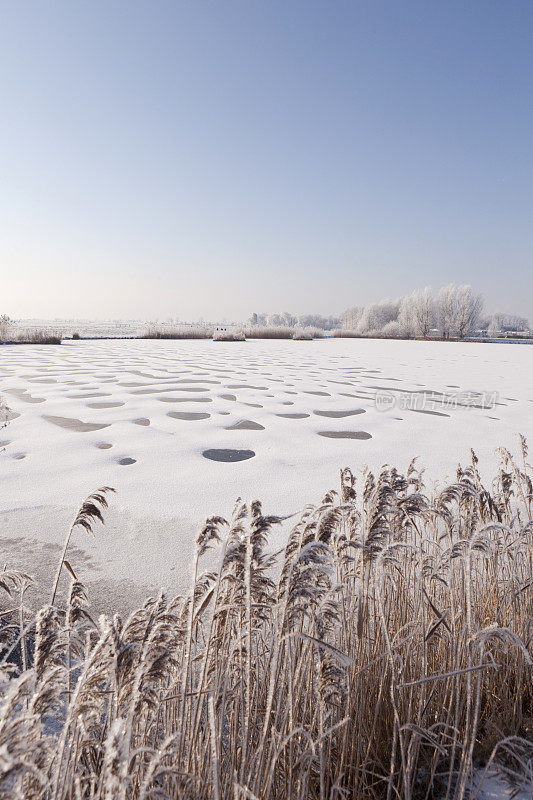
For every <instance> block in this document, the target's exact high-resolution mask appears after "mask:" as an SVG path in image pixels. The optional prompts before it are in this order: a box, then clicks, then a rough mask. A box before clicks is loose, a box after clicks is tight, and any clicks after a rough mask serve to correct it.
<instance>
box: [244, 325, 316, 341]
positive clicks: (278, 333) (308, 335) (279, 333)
mask: <svg viewBox="0 0 533 800" xmlns="http://www.w3.org/2000/svg"><path fill="white" fill-rule="evenodd" d="M244 333H245V336H246V338H247V339H321V338H323V336H324V331H323V330H321V329H320V328H314V327H311V326H308V327H301V326H295V327H290V326H288V325H286V326H284V325H252V326H250V327H248V328H245V329H244Z"/></svg>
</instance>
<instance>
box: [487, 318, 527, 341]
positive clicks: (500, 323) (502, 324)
mask: <svg viewBox="0 0 533 800" xmlns="http://www.w3.org/2000/svg"><path fill="white" fill-rule="evenodd" d="M510 331H512V332H513V333H515V332H516V333H527V332H528V331H529V320H528V319H527V318H526V317H519V316H517V315H516V314H502V313H501V312H497V313H496V314H493V315H492V317H491V318H490V320H489V322H488V334H489V336H499V335H500V334H501V333H507V332H510Z"/></svg>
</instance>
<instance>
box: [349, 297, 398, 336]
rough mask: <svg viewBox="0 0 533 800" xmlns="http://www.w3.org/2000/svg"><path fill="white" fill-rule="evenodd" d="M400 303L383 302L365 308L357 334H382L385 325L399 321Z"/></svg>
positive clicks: (393, 301)
mask: <svg viewBox="0 0 533 800" xmlns="http://www.w3.org/2000/svg"><path fill="white" fill-rule="evenodd" d="M400 303H401V301H400V300H381V301H380V302H379V303H370V304H369V305H367V306H365V307H364V309H363V313H362V315H361V319H360V320H359V325H358V326H357V332H358V333H360V334H362V335H367V336H368V335H369V334H379V333H381V331H382V330H383V328H384V327H385V325H387V324H388V323H389V322H394V321H396V320H397V319H398V315H399V313H400Z"/></svg>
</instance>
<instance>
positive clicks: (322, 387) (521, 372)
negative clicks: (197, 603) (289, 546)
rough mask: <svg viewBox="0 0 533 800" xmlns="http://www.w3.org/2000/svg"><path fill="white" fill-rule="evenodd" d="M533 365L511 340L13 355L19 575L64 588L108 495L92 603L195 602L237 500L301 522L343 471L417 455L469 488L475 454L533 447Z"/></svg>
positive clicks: (4, 467)
mask: <svg viewBox="0 0 533 800" xmlns="http://www.w3.org/2000/svg"><path fill="white" fill-rule="evenodd" d="M532 367H533V348H531V347H529V346H527V345H510V344H509V345H504V344H473V343H464V344H462V343H442V342H415V341H391V340H387V341H384V340H367V339H325V340H315V341H312V342H308V341H302V342H298V341H284V340H269V341H265V340H253V341H248V342H243V343H224V342H212V341H202V340H200V341H159V340H126V341H98V342H89V341H80V342H75V341H65V342H64V343H63V344H62V345H61V346H55V347H54V346H36V345H33V346H30V345H28V346H26V345H19V346H4V347H1V348H0V394H2V395H3V396H4V399H5V401H6V402H7V404H8V405H9V406H10V408H11V409H12V411H13V412H14V413H13V416H14V417H15V418H14V419H13V420H12V421H11V423H10V424H9V425H8V427H7V428H5V429H4V430H2V431H0V441H1V442H3V443H4V445H3V446H4V449H3V452H1V453H0V480H1V487H2V488H1V500H0V523H1V525H2V540H3V549H4V555H3V559H4V562H8V563H9V564H10V566H13V567H15V566H20V567H23V568H26V569H27V570H28V571H30V572H31V573H32V574H36V577H37V578H38V580H39V583H40V584H41V585H42V584H43V582H44V585H47V584H48V583H49V582H50V580H51V576H52V571H53V567H52V565H54V564H55V563H56V562H57V557H58V552H59V546H60V543H61V541H62V538H63V536H64V533H65V529H66V526H67V525H68V524H69V521H70V519H71V517H72V515H73V513H74V512H75V510H76V508H77V506H78V504H79V503H80V501H81V500H83V498H84V497H85V496H86V495H87V494H88V493H89V492H90V491H92V490H93V489H94V488H96V487H98V486H102V485H109V486H113V487H114V488H115V489H116V490H117V494H116V495H115V496H113V497H112V499H111V508H110V510H109V511H108V512H107V514H106V526H105V527H104V528H97V529H96V536H95V538H94V539H91V538H90V537H88V536H87V534H84V533H83V532H82V531H78V532H76V533H75V535H74V537H73V551H72V552H71V558H70V561H71V563H72V565H73V567H74V568H75V569H76V568H77V570H78V572H79V577H80V578H81V579H82V580H83V581H84V582H86V584H87V586H88V588H89V592H90V595H91V598H92V600H93V603H95V604H96V605H97V606H100V607H105V605H106V602H107V598H108V597H109V596H111V597H112V598H113V602H114V603H118V604H119V606H121V607H122V608H123V609H126V608H127V607H129V606H131V605H132V604H134V603H136V602H138V601H139V600H141V599H142V598H144V596H146V593H147V592H150V591H153V590H154V589H155V588H157V587H159V586H161V585H162V586H166V587H168V589H169V591H173V590H178V589H180V588H182V587H183V583H184V580H185V578H186V576H187V572H188V565H189V562H190V558H191V553H192V549H193V541H194V532H195V530H196V528H197V526H198V524H199V523H200V522H201V521H202V520H203V518H204V517H205V516H206V515H210V514H215V513H216V514H222V515H225V516H228V515H230V514H231V509H232V507H233V503H234V501H235V500H236V498H237V497H238V496H243V497H248V498H250V497H257V498H259V499H261V500H262V501H263V503H264V508H265V510H266V511H267V512H269V513H278V514H288V513H291V512H296V511H298V510H299V509H300V508H302V506H303V505H305V504H306V503H308V502H315V501H317V500H318V499H319V498H320V497H321V495H322V494H323V493H324V492H325V491H326V490H328V489H330V488H333V487H336V485H337V483H338V477H339V469H340V468H341V467H344V466H350V467H351V468H352V470H353V471H354V472H355V473H357V472H360V471H361V470H362V468H363V467H364V465H365V464H368V465H369V466H371V467H374V468H377V467H379V466H380V465H381V464H382V463H384V462H388V463H391V464H394V465H396V466H398V467H399V468H402V469H405V468H406V467H407V465H408V462H409V461H410V459H411V458H412V457H413V456H414V455H418V456H420V464H422V465H424V466H426V467H427V468H428V477H431V478H432V479H433V478H438V479H439V480H445V479H446V478H450V479H453V477H454V473H455V469H456V466H457V463H458V462H459V461H461V462H463V463H465V462H466V461H467V460H468V459H469V457H470V447H473V448H474V450H475V451H476V452H477V454H478V455H479V456H480V460H481V465H482V467H483V468H486V467H487V466H490V467H491V469H494V468H495V467H496V463H497V462H496V457H495V456H494V448H495V447H496V446H497V445H500V444H501V445H505V446H507V447H509V448H511V449H513V448H516V445H517V434H518V433H523V434H525V435H526V436H528V437H529V438H530V439H532V440H533V436H532V434H533V424H532V417H531V412H532V411H533V406H532V403H533V369H532ZM429 392H431V395H429V394H428V393H429ZM469 392H473V393H475V394H468V393H469ZM376 393H377V395H378V402H377V403H376ZM480 398H481V401H480ZM494 401H496V403H495V405H493V402H494ZM376 405H377V406H378V407H376ZM483 406H485V407H483ZM16 414H18V415H19V416H15V415H16ZM278 536H279V537H280V540H281V538H282V536H283V533H282V532H280V533H279V534H278ZM40 599H42V598H40V597H39V596H38V595H37V599H36V601H38V600H40Z"/></svg>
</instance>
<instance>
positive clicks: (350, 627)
mask: <svg viewBox="0 0 533 800" xmlns="http://www.w3.org/2000/svg"><path fill="white" fill-rule="evenodd" d="M499 455H500V459H501V464H500V467H499V469H498V471H497V474H496V475H495V478H494V481H493V482H492V484H491V485H490V488H487V487H486V486H484V485H483V483H482V481H481V478H480V474H479V471H478V462H477V458H476V457H475V455H474V454H472V462H471V464H469V465H468V466H467V467H466V468H464V469H462V468H459V469H458V472H457V480H456V482H455V483H454V484H453V485H450V486H447V487H446V488H444V489H443V490H442V491H440V492H438V493H436V494H434V495H432V496H431V497H429V496H428V494H427V493H426V489H425V486H424V482H423V473H422V472H420V471H419V470H418V469H417V468H416V465H415V462H413V463H412V464H411V465H410V467H409V469H408V470H407V472H406V474H405V475H402V474H400V473H399V472H398V471H397V470H396V469H394V468H391V467H389V466H385V467H383V468H382V469H381V471H380V472H379V474H373V473H372V472H369V471H366V472H365V473H364V475H363V476H362V478H361V480H360V483H358V482H356V481H355V479H354V476H353V474H352V473H351V471H350V470H349V469H344V470H342V472H341V475H340V486H339V488H338V490H337V491H333V490H332V491H330V492H328V494H326V496H325V497H324V498H323V499H322V500H321V501H320V502H319V503H318V504H317V505H315V506H308V507H306V508H305V509H304V510H303V511H302V512H301V513H300V514H298V516H296V517H294V518H293V519H291V520H290V521H289V520H285V524H287V525H289V526H292V528H291V530H290V533H289V535H288V540H287V543H286V546H285V548H284V550H283V551H281V552H279V553H273V552H272V550H271V547H270V546H269V539H270V535H271V531H272V529H273V527H274V526H276V525H278V524H279V523H280V522H281V521H282V520H281V519H280V517H276V516H268V515H265V514H263V510H262V507H261V504H260V503H259V502H257V501H254V502H242V501H241V500H239V501H238V502H237V503H236V505H235V508H234V512H233V515H232V517H231V519H229V520H228V521H226V520H224V519H223V518H221V517H216V516H215V517H211V518H210V519H208V520H207V521H206V523H205V524H204V525H203V526H202V527H201V529H200V530H199V533H198V537H197V541H196V551H195V557H194V562H193V564H192V570H191V587H190V591H189V592H188V593H186V594H183V595H178V596H176V597H168V596H167V595H166V594H165V593H163V592H162V593H161V594H159V596H158V597H156V598H152V599H148V600H147V601H146V602H145V604H144V606H143V607H142V608H140V609H138V610H136V611H134V612H133V613H132V614H131V616H130V617H129V619H127V620H125V621H124V620H122V619H119V618H118V617H100V619H99V620H97V621H95V620H93V619H92V617H91V615H90V612H89V606H88V600H87V596H86V593H85V589H84V587H83V585H82V584H81V582H80V581H79V580H78V578H77V577H76V565H75V564H71V563H70V561H69V560H68V557H69V542H70V535H71V533H72V530H74V529H75V528H76V527H77V526H83V527H84V528H85V529H87V530H88V531H91V530H92V528H93V527H94V525H95V523H96V522H97V521H98V520H100V521H103V514H104V509H105V507H106V505H107V502H108V498H109V490H108V489H107V487H106V488H104V489H102V490H100V491H98V492H96V493H95V494H94V495H92V496H91V497H89V498H88V499H87V500H86V501H85V503H84V504H83V505H82V507H81V508H80V510H79V512H78V514H77V516H76V518H75V520H74V523H73V526H72V528H71V529H70V531H69V532H68V535H67V538H66V540H65V543H64V549H63V554H62V558H61V561H60V564H59V567H58V573H57V575H56V578H55V580H54V585H53V591H52V593H51V598H50V605H48V606H47V607H45V608H42V609H41V610H40V611H39V612H38V614H37V616H36V618H35V620H33V621H32V620H31V619H30V618H29V614H28V612H27V611H26V610H25V599H24V598H25V595H26V592H27V590H28V587H29V585H30V579H29V578H28V576H26V575H21V574H20V573H17V572H13V571H7V570H6V571H5V572H4V573H3V575H2V576H1V580H0V587H2V589H3V590H4V593H7V594H6V598H7V607H8V609H7V610H9V611H10V612H11V615H5V616H3V617H2V620H4V625H3V628H2V629H1V633H2V637H3V641H4V651H3V665H2V685H1V694H2V707H1V708H0V771H1V775H0V796H2V798H5V800H10V799H11V798H13V800H15V798H16V799H17V800H19V799H20V798H25V799H26V800H34V799H35V800H36V799H37V798H38V799H39V800H65V799H66V798H68V800H85V799H86V798H87V799H89V798H91V799H93V798H94V800H96V799H97V798H98V800H111V798H113V800H130V799H132V800H133V799H135V800H149V798H153V800H156V798H157V800H166V799H167V798H168V799H170V798H184V799H187V800H222V799H224V800H256V799H257V798H260V799H261V800H287V798H290V799H291V800H292V799H293V798H294V799H295V800H304V799H305V800H308V799H310V800H314V799H315V798H316V800H326V799H327V800H337V799H338V800H355V799H356V798H363V800H366V798H368V799H369V800H378V798H379V799H381V798H383V799H384V800H385V799H386V800H393V799H394V800H398V799H399V798H402V800H403V799H404V798H405V799H406V800H411V798H413V800H415V799H416V800H419V799H420V800H422V799H424V800H425V799H426V798H428V799H429V798H441V799H442V800H444V799H446V800H463V798H466V797H471V798H474V797H475V790H473V791H472V793H471V794H470V792H471V790H472V787H473V786H474V785H475V779H476V777H477V778H479V771H478V767H479V765H484V767H485V768H486V769H487V770H490V768H491V765H492V764H493V763H494V762H495V761H498V762H499V763H500V765H501V766H500V769H501V770H503V774H504V775H505V777H506V778H507V779H508V780H509V781H510V782H512V783H513V785H514V786H515V787H519V786H520V785H521V786H522V787H524V786H529V787H531V782H532V780H533V745H532V721H533V693H532V681H531V677H532V672H531V667H532V642H533V639H532V637H533V590H532V576H533V522H532V500H533V497H532V483H531V477H530V474H531V468H530V467H529V465H528V463H527V447H526V443H525V441H524V440H522V442H521V454H520V459H519V462H518V461H515V460H514V459H513V458H512V457H511V454H510V453H509V452H508V451H506V450H503V449H501V450H500V451H499ZM216 560H218V567H216V568H213V564H214V563H217V561H216ZM61 576H63V577H62V580H61V581H60V577H61ZM66 578H70V588H69V590H68V592H67V593H65V594H63V593H62V585H63V584H64V583H66V580H65V579H66ZM7 620H10V623H9V625H8V624H7ZM32 651H33V652H32ZM15 654H18V655H17V657H16V658H14V656H15ZM13 661H15V662H18V663H11V664H10V662H13Z"/></svg>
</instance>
